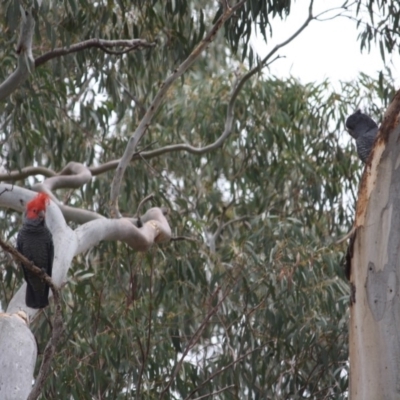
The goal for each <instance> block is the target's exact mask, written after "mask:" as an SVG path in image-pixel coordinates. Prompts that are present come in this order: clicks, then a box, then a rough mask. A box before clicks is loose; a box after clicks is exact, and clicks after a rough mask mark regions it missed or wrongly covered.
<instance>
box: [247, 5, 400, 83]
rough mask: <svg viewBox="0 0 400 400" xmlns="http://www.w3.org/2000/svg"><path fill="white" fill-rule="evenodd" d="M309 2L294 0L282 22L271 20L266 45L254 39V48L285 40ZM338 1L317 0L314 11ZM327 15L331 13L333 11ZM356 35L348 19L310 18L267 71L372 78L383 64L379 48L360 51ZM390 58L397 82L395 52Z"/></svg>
mask: <svg viewBox="0 0 400 400" xmlns="http://www.w3.org/2000/svg"><path fill="white" fill-rule="evenodd" d="M308 3H309V2H308V1H305V0H300V1H296V2H295V3H294V4H293V5H292V11H291V13H290V16H289V17H288V18H287V19H286V20H285V21H279V20H278V19H275V20H274V21H273V25H272V26H273V37H272V39H271V40H270V41H269V43H268V44H265V42H263V41H262V40H255V41H253V47H254V48H255V49H256V50H257V52H258V53H259V54H260V55H261V56H264V55H266V54H267V52H268V51H270V50H271V49H272V48H273V47H274V46H275V45H276V44H277V43H281V42H282V41H284V40H286V39H287V38H288V37H289V36H290V35H292V34H293V33H294V32H295V31H296V30H297V29H298V28H299V27H300V26H301V25H302V24H303V22H304V21H305V20H306V18H307V14H308ZM341 3H343V0H340V1H337V0H316V1H315V6H314V9H315V12H314V14H316V13H319V12H321V11H323V10H327V9H329V8H332V7H338V6H340V4H341ZM328 15H333V12H332V13H330V14H328ZM328 15H327V16H328ZM366 18H367V17H366ZM366 21H367V19H366ZM357 36H358V32H357V28H356V22H355V21H351V20H349V19H347V18H344V17H339V18H336V19H333V20H329V21H323V22H319V21H312V22H311V23H310V25H309V26H308V27H307V28H306V29H305V30H304V31H303V32H302V33H301V34H300V35H299V36H298V37H297V38H296V39H295V40H294V41H293V42H291V43H290V44H289V45H287V46H286V47H284V48H283V49H281V50H280V51H279V54H280V55H282V56H286V58H285V59H280V60H277V61H276V62H275V63H274V64H272V65H271V67H270V73H272V74H273V75H276V76H278V77H279V78H286V77H288V76H289V75H292V76H294V77H296V78H300V79H301V81H302V82H303V83H306V82H310V81H322V80H323V79H324V78H330V80H331V81H332V82H335V81H338V80H342V81H343V80H346V81H347V80H352V79H355V78H357V76H358V73H359V72H360V71H362V72H365V73H366V74H368V75H371V76H372V77H374V76H377V73H376V72H377V71H378V70H381V69H383V67H384V64H383V61H382V59H381V55H380V52H379V49H378V47H372V48H371V52H370V53H367V52H366V51H365V50H364V51H363V53H360V41H359V40H357ZM259 38H261V36H259ZM392 61H394V63H393V65H391V69H392V72H393V75H394V77H395V79H396V83H398V84H400V71H399V69H398V68H397V69H396V68H395V65H400V57H399V56H398V55H396V56H395V57H393V60H392ZM396 86H399V85H396Z"/></svg>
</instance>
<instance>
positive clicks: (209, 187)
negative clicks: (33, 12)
mask: <svg viewBox="0 0 400 400" xmlns="http://www.w3.org/2000/svg"><path fill="white" fill-rule="evenodd" d="M6 3H7V7H4V9H3V11H1V13H2V15H1V16H2V24H3V26H4V27H8V28H9V29H8V30H4V32H5V35H4V37H3V38H0V43H1V46H0V59H1V60H2V65H3V68H2V70H1V71H0V78H1V79H4V78H5V77H6V76H7V75H8V74H9V73H10V72H11V71H12V70H13V68H14V66H15V58H14V57H13V56H11V55H10V54H11V53H12V52H11V51H9V52H6V50H5V49H9V48H10V45H9V43H11V42H12V41H13V39H14V38H15V29H17V26H18V24H17V22H16V21H17V20H16V15H17V13H18V12H19V8H18V6H19V3H18V2H17V1H9V2H6ZM203 3H204V4H203ZM206 3H207V4H206ZM54 4H55V3H52V2H45V1H44V2H43V6H42V9H41V10H40V12H38V15H37V31H36V37H35V43H36V47H35V49H34V51H35V56H38V55H40V54H43V53H45V52H46V51H50V50H51V49H52V48H54V47H59V46H66V45H68V44H70V43H76V42H78V41H82V40H85V39H88V38H91V37H101V38H104V39H118V38H131V37H135V38H143V39H147V40H148V41H150V42H151V41H157V46H156V47H155V48H152V49H150V50H143V51H139V52H133V53H128V54H124V55H119V56H116V55H111V54H107V53H104V52H101V51H99V50H98V49H93V50H90V51H85V52H81V53H77V54H75V55H70V56H68V57H64V58H60V59H55V60H53V61H51V62H49V63H47V64H45V65H44V66H42V67H40V68H38V69H37V70H36V71H35V73H34V75H33V76H32V77H31V79H30V80H29V81H28V82H27V83H26V84H24V85H23V86H22V87H21V88H20V89H19V90H18V91H17V92H16V93H14V94H13V95H12V96H11V97H10V99H9V100H8V101H7V102H6V103H5V105H4V108H3V110H2V113H1V114H0V120H1V121H2V124H3V125H2V126H3V132H2V134H1V135H2V136H1V140H2V141H3V143H4V146H3V147H2V156H3V158H4V159H7V163H8V165H7V166H8V167H9V168H10V169H18V168H22V167H26V166H30V165H33V164H36V163H37V164H39V165H41V166H47V167H49V168H51V169H53V170H54V171H59V170H60V169H61V168H62V167H64V166H65V165H66V163H67V162H69V161H77V162H81V163H85V164H87V165H98V164H102V163H105V162H107V161H110V160H113V159H117V158H119V157H120V156H121V154H122V153H123V151H124V149H125V146H126V143H127V140H128V138H129V136H130V135H131V133H132V131H133V130H134V129H135V128H136V126H137V124H138V122H139V121H140V118H141V117H142V116H143V108H144V109H146V107H147V106H148V105H149V103H150V102H151V99H152V98H153V96H154V94H155V93H156V92H157V90H158V88H159V86H160V84H161V82H162V81H163V80H164V79H165V77H166V76H167V75H168V73H169V72H170V71H171V70H172V69H173V68H175V67H176V66H177V65H178V64H179V63H180V62H181V61H182V60H184V59H185V58H186V57H187V55H188V54H189V53H190V52H191V50H193V48H194V47H195V46H196V44H197V43H198V41H199V40H200V39H201V38H202V37H203V36H204V32H205V31H207V30H208V29H209V28H210V26H211V24H212V20H215V19H216V18H217V17H218V15H219V13H220V12H221V10H218V7H220V5H219V4H218V5H217V4H215V5H210V3H209V2H188V1H183V0H179V1H168V2H161V1H155V0H154V1H136V2H134V5H131V2H127V1H124V0H120V1H118V2H111V1H108V2H86V1H77V0H69V1H65V2H58V3H56V5H54ZM289 11H290V2H289V1H282V0H280V1H278V0H276V1H268V2H267V1H248V2H246V5H245V7H244V8H243V9H242V10H241V11H240V12H239V13H238V15H237V16H236V17H235V18H234V19H232V20H231V21H230V22H229V24H228V25H227V27H226V30H225V38H224V37H223V36H224V35H219V36H218V37H217V38H216V41H215V43H213V44H212V45H210V47H209V49H208V50H207V53H206V54H204V55H203V57H201V58H200V59H199V60H198V62H197V63H196V64H195V65H194V67H193V68H192V69H191V70H190V72H189V73H187V74H186V75H185V77H184V79H182V80H181V81H180V82H177V83H176V84H175V86H174V87H173V89H171V90H170V91H169V92H168V93H167V98H166V100H165V103H164V106H163V107H162V109H161V110H160V111H159V113H158V115H157V116H156V118H155V120H154V121H153V123H152V124H151V125H150V127H149V128H148V131H147V133H146V135H145V136H144V138H143V140H142V142H141V143H140V149H143V148H147V149H157V148H162V147H165V146H167V145H171V144H177V143H190V144H191V145H193V146H198V147H201V146H205V145H208V144H210V143H213V142H214V141H215V140H217V139H218V137H220V135H221V133H222V132H223V130H224V123H225V117H226V111H227V106H228V103H229V100H230V93H231V90H232V86H233V82H234V80H235V76H234V74H233V73H232V72H230V71H233V70H234V69H235V68H234V67H233V66H232V65H233V64H235V66H239V68H238V71H239V72H238V73H241V72H243V71H244V69H245V67H244V66H243V65H241V64H240V60H238V57H239V56H235V53H236V52H238V54H239V55H240V56H242V55H243V54H249V52H247V53H246V50H245V49H246V46H248V39H249V35H250V33H251V31H252V30H253V29H254V24H255V23H258V24H259V27H260V30H261V32H262V33H263V35H265V36H266V32H267V28H269V24H270V23H271V21H272V18H273V17H275V16H278V17H280V18H282V17H284V16H285V15H286V14H287V13H288V12H289ZM7 43H8V44H7ZM245 61H246V63H249V64H251V62H252V61H251V59H249V57H246V60H245ZM124 88H126V90H125V89H124ZM392 93H393V87H392V86H391V84H390V71H387V72H386V74H383V73H382V74H380V75H379V77H378V79H377V80H374V79H372V78H369V77H367V76H365V75H361V76H360V80H359V81H358V82H351V83H343V84H342V87H341V88H340V90H335V89H334V88H333V87H332V86H331V84H330V83H329V82H328V81H325V82H322V83H320V84H315V83H314V84H305V85H304V84H301V83H300V82H298V81H296V80H295V79H292V78H288V79H287V80H284V81H281V80H279V79H276V78H274V77H266V76H264V75H262V74H260V75H259V76H255V77H253V79H252V80H250V81H249V82H247V84H246V85H245V86H244V88H243V90H242V92H241V93H240V95H239V97H238V99H237V104H236V108H235V123H234V129H233V132H232V134H231V136H230V137H229V138H228V139H227V140H226V141H225V142H224V144H223V146H222V147H221V148H218V149H215V150H213V151H211V152H208V153H205V154H203V155H201V156H196V155H193V154H189V153H187V152H172V153H165V154H163V155H161V156H158V157H155V158H150V159H141V158H139V159H136V160H135V161H134V162H132V165H131V167H130V168H129V169H128V170H127V172H126V174H125V176H124V184H123V190H122V192H121V196H120V201H119V204H120V209H121V210H122V212H124V213H126V214H129V215H133V214H134V213H135V212H136V208H137V205H138V204H139V202H140V201H141V200H142V199H143V198H144V197H145V196H147V195H148V194H149V193H151V192H154V193H156V199H155V201H154V203H153V205H157V206H159V205H165V206H168V207H169V208H170V210H171V212H170V215H169V222H170V225H171V227H172V230H173V233H174V235H176V236H185V237H188V238H190V239H191V240H184V241H174V242H172V243H169V244H166V245H163V246H160V247H154V248H153V249H152V250H151V251H150V252H149V253H147V254H135V253H133V252H132V251H131V250H130V249H129V248H128V247H127V246H125V245H123V244H120V243H102V244H100V245H99V246H97V247H96V248H95V249H93V250H91V251H90V252H89V253H88V254H85V255H81V256H79V257H77V258H76V259H75V261H74V264H73V266H72V268H71V270H70V273H69V279H68V282H67V284H66V286H65V287H64V288H63V290H62V296H63V317H64V323H65V332H64V335H63V339H62V343H61V344H60V346H59V349H58V352H57V355H56V358H55V360H54V362H53V364H52V368H53V373H52V374H51V376H50V378H49V379H48V381H47V382H46V386H45V390H44V393H43V396H42V398H43V399H55V398H60V399H64V398H73V399H93V398H107V399H131V398H135V397H136V398H140V396H141V398H145V399H159V398H161V396H162V394H164V398H168V399H169V398H171V399H172V398H176V399H185V398H196V397H200V396H206V395H210V396H211V393H214V392H217V391H219V390H222V389H224V388H225V391H222V392H221V393H220V395H219V397H215V398H221V399H222V398H227V399H228V398H229V399H230V398H235V399H243V398H249V399H250V398H251V399H253V398H254V399H277V400H279V399H300V398H309V399H345V398H346V396H347V394H346V389H347V385H348V366H347V358H348V332H347V319H348V314H347V308H348V292H349V290H348V285H347V282H346V281H345V280H344V279H345V278H344V274H343V271H342V258H343V255H344V251H345V247H344V246H345V245H340V246H338V245H335V244H334V242H335V240H336V239H337V238H339V237H340V236H342V235H344V234H345V233H347V231H348V230H349V228H350V226H351V224H352V220H353V214H354V204H355V199H356V196H357V185H358V180H359V177H360V174H361V166H360V162H359V161H358V159H357V157H356V156H355V154H354V151H353V150H354V149H353V147H352V144H350V143H349V139H348V136H347V134H344V133H342V132H343V130H344V119H345V117H346V115H348V114H350V113H351V112H353V111H354V109H356V108H357V107H359V106H360V105H361V106H362V107H364V108H367V107H368V108H369V111H370V112H371V115H373V116H374V117H376V118H377V119H378V118H379V117H380V116H381V114H382V109H381V107H382V106H386V105H387V104H388V102H389V99H390V97H391V96H392ZM133 98H135V99H136V100H133ZM112 177H113V171H110V172H108V173H104V174H101V175H99V176H97V177H96V178H95V179H93V180H92V181H91V182H90V183H89V184H87V185H85V186H84V187H82V188H81V189H80V190H75V191H69V190H60V191H58V192H57V193H56V195H57V196H58V198H59V199H61V200H63V201H65V202H66V203H68V204H70V205H74V206H75V207H80V208H84V209H90V210H94V211H96V212H98V213H101V214H103V215H107V214H108V209H107V203H108V199H109V190H110V183H111V180H112ZM34 180H40V178H39V177H35V178H32V177H31V178H29V179H27V180H26V181H25V182H18V183H19V184H25V185H27V186H29V185H30V184H32V183H33V181H34ZM3 215H4V218H3V219H2V220H1V221H0V229H1V231H2V232H3V233H5V234H6V236H7V237H8V238H9V239H11V240H12V238H13V237H14V236H15V233H16V232H17V230H18V227H19V225H20V217H19V216H17V217H16V215H15V214H13V213H11V212H8V211H4V214H3ZM71 226H73V224H71ZM219 227H221V228H222V229H221V231H220V233H219V235H216V236H215V233H216V232H218V229H219ZM0 262H1V271H2V274H1V275H0V287H1V292H0V293H1V295H0V296H1V304H2V306H3V307H5V306H6V304H7V302H8V301H9V299H10V298H11V296H12V294H13V293H14V292H15V290H16V288H18V286H19V284H20V282H21V280H22V275H21V274H20V273H19V272H16V270H15V268H14V267H13V266H12V264H11V262H10V259H9V258H8V257H7V256H6V255H4V256H3V258H2V259H1V260H0ZM50 316H51V312H50ZM31 326H32V330H33V332H34V334H35V336H36V338H37V340H38V345H39V350H40V351H43V349H44V347H45V344H46V343H47V341H48V338H49V335H50V326H49V323H48V321H47V320H46V318H45V316H44V315H40V316H39V318H37V320H36V321H34V322H33V324H32V325H31ZM182 352H185V354H186V352H187V354H186V357H185V358H184V360H183V362H182V363H181V364H180V362H181V357H182V354H183V353H182ZM40 362H41V357H39V359H38V366H39V365H40ZM179 366H180V367H179ZM170 380H171V385H170V387H169V388H168V387H167V385H169V382H170ZM215 396H217V395H215Z"/></svg>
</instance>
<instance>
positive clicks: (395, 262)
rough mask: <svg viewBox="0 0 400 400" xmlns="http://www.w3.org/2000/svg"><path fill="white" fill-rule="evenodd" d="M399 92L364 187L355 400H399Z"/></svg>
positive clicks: (354, 261) (356, 243)
mask: <svg viewBox="0 0 400 400" xmlns="http://www.w3.org/2000/svg"><path fill="white" fill-rule="evenodd" d="M399 116H400V92H398V93H397V95H396V96H395V98H394V100H393V102H392V104H391V105H390V107H389V109H388V111H387V112H386V115H385V118H384V121H383V123H382V125H381V127H380V130H379V135H378V139H377V141H376V143H375V147H374V149H373V152H372V154H371V156H370V159H369V161H368V163H367V165H366V167H365V171H364V175H363V178H362V181H361V186H360V191H359V198H358V204H357V214H356V221H355V232H354V235H355V236H354V239H353V241H352V242H353V244H352V245H350V248H349V251H350V254H351V255H352V258H351V260H350V268H351V270H350V284H351V307H350V398H351V400H376V399H382V400H396V399H399V398H400V292H399V282H400V169H399V160H400V158H399V156H400V140H399V139H400V125H399V123H398V118H399Z"/></svg>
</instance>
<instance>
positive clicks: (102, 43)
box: [35, 38, 156, 67]
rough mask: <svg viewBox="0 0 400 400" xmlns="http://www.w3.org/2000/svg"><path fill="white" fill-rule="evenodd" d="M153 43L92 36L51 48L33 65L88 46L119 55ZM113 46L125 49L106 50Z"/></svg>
mask: <svg viewBox="0 0 400 400" xmlns="http://www.w3.org/2000/svg"><path fill="white" fill-rule="evenodd" d="M155 45H156V43H155V42H152V43H149V42H148V41H147V40H143V39H127V40H105V39H97V38H93V39H88V40H85V41H84V42H80V43H75V44H72V45H71V46H69V47H60V48H57V49H54V50H51V51H49V52H47V53H45V54H43V55H41V56H39V57H38V58H36V60H35V67H40V66H41V65H43V64H44V63H46V62H47V61H49V60H51V59H53V58H57V57H61V56H65V55H68V54H71V53H77V52H78V51H82V50H86V49H90V48H98V49H101V50H103V51H104V52H106V53H109V54H116V55H119V54H123V53H127V52H130V51H133V50H139V49H143V48H150V47H154V46H155ZM113 47H124V48H126V49H125V50H123V51H119V52H111V51H109V50H108V49H109V48H113Z"/></svg>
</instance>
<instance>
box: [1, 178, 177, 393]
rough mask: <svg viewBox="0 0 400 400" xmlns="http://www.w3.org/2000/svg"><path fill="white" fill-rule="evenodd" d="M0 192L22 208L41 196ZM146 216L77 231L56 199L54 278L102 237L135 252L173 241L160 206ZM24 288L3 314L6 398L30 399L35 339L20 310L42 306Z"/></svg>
mask: <svg viewBox="0 0 400 400" xmlns="http://www.w3.org/2000/svg"><path fill="white" fill-rule="evenodd" d="M0 193H1V195H0V207H3V208H4V207H8V208H12V209H14V210H16V211H20V212H22V211H23V210H24V205H25V204H26V203H27V202H28V201H29V200H31V199H32V197H34V196H35V195H36V193H35V192H32V191H30V190H27V189H23V188H20V187H17V186H11V185H8V184H0ZM141 221H142V223H143V227H141V228H138V227H137V226H135V225H134V224H133V223H132V220H130V219H129V218H121V219H118V220H109V219H107V218H102V219H95V220H93V221H90V222H88V223H86V224H83V225H81V226H80V227H78V228H77V229H76V230H75V231H74V230H72V229H71V228H69V227H68V225H67V224H66V222H65V219H64V216H63V213H62V212H61V210H60V208H59V207H58V206H57V205H56V204H55V203H54V202H51V204H50V205H49V206H48V208H47V211H46V223H47V226H48V227H49V229H50V231H51V233H52V234H53V242H54V249H55V254H54V264H53V275H52V279H53V282H54V283H55V284H56V285H57V286H61V284H62V283H64V282H65V281H66V279H67V273H68V270H69V268H70V266H71V262H72V259H73V258H74V256H76V255H77V254H80V253H82V252H84V251H87V250H89V249H90V248H92V247H93V246H95V245H97V244H98V243H99V242H100V241H102V240H120V241H123V242H125V243H127V244H128V245H129V246H130V247H131V248H132V249H133V250H135V251H146V250H148V249H149V248H150V246H151V245H152V244H153V243H160V242H164V241H168V240H170V238H171V229H170V227H169V224H168V222H167V220H166V218H165V216H164V214H163V212H162V210H161V209H159V208H152V209H150V210H148V211H147V212H146V213H145V214H144V215H143V216H142V218H141ZM25 289H26V284H25V283H24V284H23V285H22V286H21V287H20V288H19V290H18V291H17V293H16V294H15V296H14V297H13V298H12V299H11V301H10V304H9V305H8V307H7V314H0V399H1V400H8V399H10V400H19V399H21V400H26V398H27V396H28V394H29V392H30V390H31V388H32V381H33V379H34V378H33V372H34V368H35V364H36V357H37V348H36V342H35V339H34V337H33V335H32V332H31V331H30V329H29V327H28V325H27V324H26V323H25V322H24V321H23V320H22V319H21V318H20V317H18V315H17V313H18V312H21V311H23V312H25V313H26V315H27V316H28V318H32V317H34V316H35V314H36V313H37V312H38V310H33V309H31V308H29V307H27V306H26V304H25Z"/></svg>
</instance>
